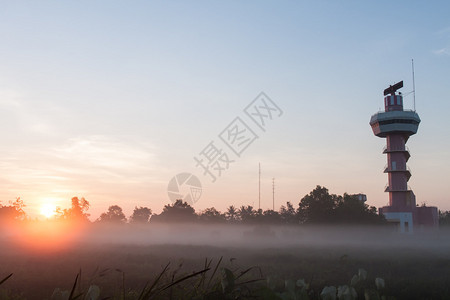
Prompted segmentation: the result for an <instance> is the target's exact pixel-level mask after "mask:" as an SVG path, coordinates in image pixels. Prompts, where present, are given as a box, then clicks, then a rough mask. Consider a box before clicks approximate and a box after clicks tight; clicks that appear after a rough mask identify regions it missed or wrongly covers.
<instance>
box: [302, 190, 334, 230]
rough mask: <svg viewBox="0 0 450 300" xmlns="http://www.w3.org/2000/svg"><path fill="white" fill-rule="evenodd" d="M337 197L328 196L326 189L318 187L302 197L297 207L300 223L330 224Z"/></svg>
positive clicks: (332, 219)
mask: <svg viewBox="0 0 450 300" xmlns="http://www.w3.org/2000/svg"><path fill="white" fill-rule="evenodd" d="M336 201H337V196H336V195H330V194H329V193H328V189H327V188H325V187H321V186H320V185H318V186H316V188H315V189H314V190H313V191H312V192H310V193H309V194H308V195H306V196H304V197H303V198H302V199H301V201H300V203H299V207H298V215H299V218H300V222H301V223H330V222H333V221H334V219H335V218H334V216H333V210H334V208H335V207H336Z"/></svg>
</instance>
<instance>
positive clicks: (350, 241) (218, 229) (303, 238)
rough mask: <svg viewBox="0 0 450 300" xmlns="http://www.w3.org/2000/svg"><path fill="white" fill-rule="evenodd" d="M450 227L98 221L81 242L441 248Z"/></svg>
mask: <svg viewBox="0 0 450 300" xmlns="http://www.w3.org/2000/svg"><path fill="white" fill-rule="evenodd" d="M449 237H450V235H449V232H446V231H440V232H439V233H437V232H436V233H433V232H431V233H430V232H427V233H426V234H425V233H423V234H421V233H416V234H414V235H407V234H399V233H396V232H393V230H392V228H391V227H385V228H380V227H369V226H367V227H365V226H362V227H354V226H305V227H296V226H270V225H255V226H252V225H226V224H225V225H217V224H216V225H214V224H208V225H200V224H189V223H180V224H158V225H152V226H138V225H136V226H110V227H109V226H107V225H106V226H98V227H96V228H94V230H92V232H89V233H87V234H86V236H85V237H84V238H82V241H83V242H85V243H88V244H92V245H96V244H109V243H112V244H129V245H154V244H156V245H158V244H175V245H176V244H179V245H196V246H202V245H203V246H215V247H235V248H239V247H244V248H253V247H270V248H287V247H296V246H308V247H314V246H317V247H334V246H346V247H356V248H358V247H381V248H390V247H393V246H400V247H402V246H404V247H413V248H427V249H433V248H436V250H439V247H443V246H449V245H450V240H449V239H448V238H449Z"/></svg>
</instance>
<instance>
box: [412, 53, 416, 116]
mask: <svg viewBox="0 0 450 300" xmlns="http://www.w3.org/2000/svg"><path fill="white" fill-rule="evenodd" d="M411 65H412V77H413V78H412V80H413V99H414V111H416V82H415V80H414V59H411Z"/></svg>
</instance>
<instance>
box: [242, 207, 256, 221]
mask: <svg viewBox="0 0 450 300" xmlns="http://www.w3.org/2000/svg"><path fill="white" fill-rule="evenodd" d="M256 215H257V212H256V211H255V210H254V209H253V206H251V205H247V206H241V208H239V210H238V216H239V219H240V220H241V221H242V223H252V222H254V221H255V218H256Z"/></svg>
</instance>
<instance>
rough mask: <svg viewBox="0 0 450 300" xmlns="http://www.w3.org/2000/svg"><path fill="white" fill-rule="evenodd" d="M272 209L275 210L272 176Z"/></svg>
mask: <svg viewBox="0 0 450 300" xmlns="http://www.w3.org/2000/svg"><path fill="white" fill-rule="evenodd" d="M272 210H273V211H275V178H272Z"/></svg>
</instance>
